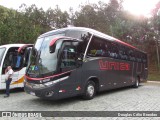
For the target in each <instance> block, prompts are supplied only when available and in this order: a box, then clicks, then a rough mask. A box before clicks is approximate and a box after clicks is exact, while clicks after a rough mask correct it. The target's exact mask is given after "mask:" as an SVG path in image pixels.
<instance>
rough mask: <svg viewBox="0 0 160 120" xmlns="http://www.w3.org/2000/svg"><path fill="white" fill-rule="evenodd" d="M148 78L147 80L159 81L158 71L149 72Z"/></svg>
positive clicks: (159, 73)
mask: <svg viewBox="0 0 160 120" xmlns="http://www.w3.org/2000/svg"><path fill="white" fill-rule="evenodd" d="M148 80H149V81H160V72H157V71H154V72H153V71H152V72H149V74H148Z"/></svg>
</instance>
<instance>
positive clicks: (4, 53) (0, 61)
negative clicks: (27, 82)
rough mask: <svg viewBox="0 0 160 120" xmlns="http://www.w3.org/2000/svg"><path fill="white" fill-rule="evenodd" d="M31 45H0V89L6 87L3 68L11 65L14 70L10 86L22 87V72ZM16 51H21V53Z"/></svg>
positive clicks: (24, 68)
mask: <svg viewBox="0 0 160 120" xmlns="http://www.w3.org/2000/svg"><path fill="white" fill-rule="evenodd" d="M31 46H33V45H31V44H6V45H2V46H0V66H1V67H0V90H5V89H6V83H5V69H6V68H7V66H11V67H12V69H13V71H14V73H13V78H12V82H11V85H10V88H11V89H13V88H18V87H24V83H23V82H24V74H25V70H26V66H27V64H28V63H27V62H28V58H29V51H30V50H31ZM25 47H27V48H25ZM23 49H24V50H25V51H24V50H23ZM18 51H21V53H19V52H18Z"/></svg>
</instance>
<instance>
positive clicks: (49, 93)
mask: <svg viewBox="0 0 160 120" xmlns="http://www.w3.org/2000/svg"><path fill="white" fill-rule="evenodd" d="M53 94H54V92H53V91H49V92H46V94H45V96H46V97H51V96H52V95H53Z"/></svg>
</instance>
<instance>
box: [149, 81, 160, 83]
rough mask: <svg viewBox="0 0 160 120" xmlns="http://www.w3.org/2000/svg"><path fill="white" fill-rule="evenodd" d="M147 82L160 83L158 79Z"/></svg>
mask: <svg viewBox="0 0 160 120" xmlns="http://www.w3.org/2000/svg"><path fill="white" fill-rule="evenodd" d="M147 82H149V83H160V81H147Z"/></svg>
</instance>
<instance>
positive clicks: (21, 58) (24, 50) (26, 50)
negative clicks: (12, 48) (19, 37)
mask: <svg viewBox="0 0 160 120" xmlns="http://www.w3.org/2000/svg"><path fill="white" fill-rule="evenodd" d="M32 47H33V45H32V44H27V45H24V46H22V47H20V48H19V49H18V56H17V63H16V65H17V67H18V68H19V75H18V81H17V83H19V84H18V86H22V84H23V81H24V74H25V71H26V67H27V65H28V62H29V55H30V52H31V49H32Z"/></svg>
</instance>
